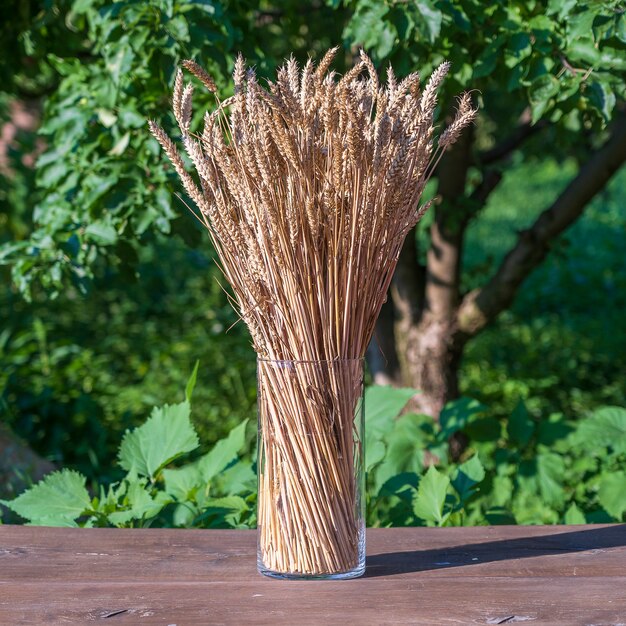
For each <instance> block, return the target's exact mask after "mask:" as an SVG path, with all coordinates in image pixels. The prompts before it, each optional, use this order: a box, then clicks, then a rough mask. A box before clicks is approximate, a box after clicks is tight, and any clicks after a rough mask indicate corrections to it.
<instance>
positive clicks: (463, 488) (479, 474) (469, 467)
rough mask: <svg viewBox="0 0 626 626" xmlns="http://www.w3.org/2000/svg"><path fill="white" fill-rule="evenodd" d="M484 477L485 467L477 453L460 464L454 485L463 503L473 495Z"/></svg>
mask: <svg viewBox="0 0 626 626" xmlns="http://www.w3.org/2000/svg"><path fill="white" fill-rule="evenodd" d="M484 478H485V468H484V467H483V464H482V463H481V462H480V459H479V458H478V455H477V454H475V455H474V456H473V457H471V458H470V459H468V460H467V461H465V462H464V463H462V464H461V465H459V467H458V468H457V470H456V472H455V474H454V476H453V478H452V486H453V487H454V488H455V489H456V492H457V493H458V494H459V498H460V500H461V503H464V502H465V501H466V500H468V499H469V498H470V497H471V496H472V495H473V493H474V490H475V488H476V485H478V483H480V482H481V481H482V480H483V479H484Z"/></svg>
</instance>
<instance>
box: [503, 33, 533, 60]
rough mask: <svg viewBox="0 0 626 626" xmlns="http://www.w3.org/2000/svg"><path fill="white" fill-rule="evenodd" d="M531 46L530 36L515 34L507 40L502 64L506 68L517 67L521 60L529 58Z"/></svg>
mask: <svg viewBox="0 0 626 626" xmlns="http://www.w3.org/2000/svg"><path fill="white" fill-rule="evenodd" d="M531 52H532V46H531V43H530V35H529V34H528V33H524V32H520V33H515V34H514V35H512V37H511V38H510V39H509V42H508V44H507V46H506V49H505V54H504V64H505V65H506V66H507V67H508V68H513V67H515V66H516V65H518V64H519V63H520V62H521V61H522V60H523V59H525V58H526V57H528V56H530V54H531Z"/></svg>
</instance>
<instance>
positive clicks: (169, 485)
mask: <svg viewBox="0 0 626 626" xmlns="http://www.w3.org/2000/svg"><path fill="white" fill-rule="evenodd" d="M163 481H164V483H165V491H166V492H167V493H169V494H170V495H171V496H173V497H174V498H176V500H179V501H185V500H188V499H189V498H190V497H191V496H192V494H193V492H194V491H195V490H196V489H198V488H199V487H201V486H202V484H203V481H202V474H201V473H200V470H199V469H198V466H197V465H196V464H191V465H186V466H184V467H181V468H175V469H167V468H166V469H164V470H163Z"/></svg>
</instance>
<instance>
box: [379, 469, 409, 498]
mask: <svg viewBox="0 0 626 626" xmlns="http://www.w3.org/2000/svg"><path fill="white" fill-rule="evenodd" d="M418 484H419V476H418V475H417V474H416V473H415V472H402V473H400V474H397V475H396V476H392V477H391V478H390V479H389V480H386V481H385V483H384V484H383V485H382V487H381V488H380V490H379V491H378V497H379V498H382V497H388V496H397V495H399V494H401V493H404V492H410V491H411V490H414V489H417V487H418Z"/></svg>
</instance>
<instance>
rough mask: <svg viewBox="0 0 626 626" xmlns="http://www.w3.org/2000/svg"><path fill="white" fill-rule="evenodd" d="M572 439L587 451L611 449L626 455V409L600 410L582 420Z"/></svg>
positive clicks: (615, 407) (610, 408) (608, 408)
mask: <svg viewBox="0 0 626 626" xmlns="http://www.w3.org/2000/svg"><path fill="white" fill-rule="evenodd" d="M572 437H573V438H574V440H575V441H576V443H578V444H580V445H583V446H584V447H585V448H586V449H587V450H592V449H594V448H599V447H611V448H612V449H613V450H614V451H615V452H617V453H625V452H626V409H623V408H621V407H617V406H608V407H603V408H601V409H598V410H597V411H595V412H594V413H593V414H592V415H591V416H590V417H587V418H585V419H584V420H582V422H581V424H580V426H579V427H578V430H577V432H576V433H575V434H574V435H572Z"/></svg>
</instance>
